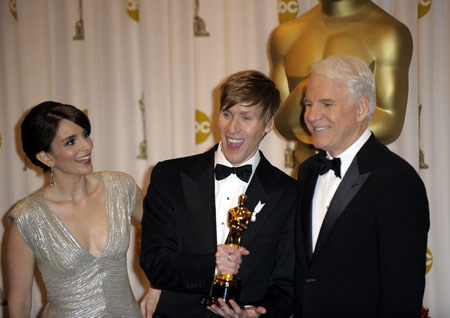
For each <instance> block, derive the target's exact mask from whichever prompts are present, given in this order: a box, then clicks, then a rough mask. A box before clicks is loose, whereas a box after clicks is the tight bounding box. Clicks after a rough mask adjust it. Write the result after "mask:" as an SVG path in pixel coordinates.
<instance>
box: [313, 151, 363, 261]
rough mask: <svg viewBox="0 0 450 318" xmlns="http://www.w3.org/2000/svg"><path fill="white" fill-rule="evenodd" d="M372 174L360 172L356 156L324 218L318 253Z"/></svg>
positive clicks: (316, 250) (318, 242) (318, 240)
mask: <svg viewBox="0 0 450 318" xmlns="http://www.w3.org/2000/svg"><path fill="white" fill-rule="evenodd" d="M370 174H371V172H366V173H363V174H360V173H359V167H358V159H357V157H355V159H354V160H353V162H352V163H351V165H350V167H349V169H348V171H347V173H346V174H345V176H344V179H342V182H341V183H340V185H339V187H338V188H337V190H336V193H335V194H334V196H333V199H332V200H331V203H330V207H329V208H328V212H327V214H326V215H325V219H324V220H323V223H322V227H321V229H320V233H319V237H318V239H317V244H316V249H315V251H314V253H317V252H318V251H319V250H320V248H321V247H322V246H323V245H324V244H325V242H326V240H327V238H328V236H329V234H330V233H331V230H332V229H333V227H334V225H335V224H336V221H337V220H338V219H339V217H340V216H341V214H342V212H344V210H345V208H346V207H347V206H348V204H349V203H350V201H351V200H352V199H353V198H354V196H355V195H356V193H358V191H359V189H361V187H362V186H363V184H364V183H365V182H366V180H367V178H368V177H369V176H370Z"/></svg>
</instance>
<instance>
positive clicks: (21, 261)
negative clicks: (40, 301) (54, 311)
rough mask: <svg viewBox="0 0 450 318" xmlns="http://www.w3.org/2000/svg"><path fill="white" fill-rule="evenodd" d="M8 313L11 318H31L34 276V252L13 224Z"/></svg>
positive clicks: (8, 247) (8, 256) (9, 246)
mask: <svg viewBox="0 0 450 318" xmlns="http://www.w3.org/2000/svg"><path fill="white" fill-rule="evenodd" d="M6 266H7V271H8V311H9V316H10V317H15V318H21V317H27V318H29V317H30V312H31V291H32V286H33V275H34V252H33V250H32V249H31V248H30V247H29V246H28V244H27V243H25V241H24V240H23V238H22V237H21V236H20V234H19V230H18V229H17V225H16V223H15V222H12V223H11V226H10V229H9V233H8V241H7V243H6Z"/></svg>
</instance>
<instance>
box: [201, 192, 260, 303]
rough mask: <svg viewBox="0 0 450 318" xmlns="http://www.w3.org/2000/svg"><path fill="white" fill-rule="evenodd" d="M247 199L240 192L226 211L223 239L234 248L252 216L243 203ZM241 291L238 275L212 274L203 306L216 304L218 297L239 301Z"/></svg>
mask: <svg viewBox="0 0 450 318" xmlns="http://www.w3.org/2000/svg"><path fill="white" fill-rule="evenodd" d="M246 201H247V196H246V195H245V194H241V195H240V196H239V206H237V207H235V208H232V209H230V210H229V211H228V227H229V228H230V232H229V233H228V237H227V239H226V241H225V244H229V245H230V246H233V247H235V248H237V249H238V248H239V246H241V242H242V237H243V234H244V232H245V231H246V230H247V228H248V225H249V224H250V220H251V217H252V212H250V211H249V210H248V209H247V208H246V207H245V206H244V205H245V202H246ZM240 291H241V281H240V279H239V278H238V277H234V275H233V274H230V273H221V274H217V275H215V276H214V280H213V283H212V286H211V290H210V293H209V296H203V297H202V304H203V305H204V306H211V305H214V304H216V305H218V304H219V302H218V299H219V298H222V299H223V300H224V301H225V302H228V301H229V300H230V299H233V300H234V301H236V302H237V303H238V302H239V295H240Z"/></svg>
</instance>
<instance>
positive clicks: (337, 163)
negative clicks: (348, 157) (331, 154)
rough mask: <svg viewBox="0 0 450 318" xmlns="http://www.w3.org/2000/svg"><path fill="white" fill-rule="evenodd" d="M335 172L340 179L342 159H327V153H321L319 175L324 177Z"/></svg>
mask: <svg viewBox="0 0 450 318" xmlns="http://www.w3.org/2000/svg"><path fill="white" fill-rule="evenodd" d="M330 169H331V170H333V171H334V175H335V176H336V177H338V178H340V177H341V159H340V158H334V159H331V160H330V159H328V158H327V157H326V154H325V152H323V153H321V154H320V155H319V174H320V175H323V174H325V173H327V172H328V171H329V170H330Z"/></svg>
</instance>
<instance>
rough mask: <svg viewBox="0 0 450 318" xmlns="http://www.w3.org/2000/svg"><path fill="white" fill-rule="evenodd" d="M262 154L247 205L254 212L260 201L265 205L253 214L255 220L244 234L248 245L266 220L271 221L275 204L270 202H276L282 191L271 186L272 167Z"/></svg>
mask: <svg viewBox="0 0 450 318" xmlns="http://www.w3.org/2000/svg"><path fill="white" fill-rule="evenodd" d="M260 154H261V160H260V162H259V164H258V167H257V168H256V170H255V174H254V175H253V178H252V180H251V181H250V184H249V186H248V188H247V191H246V195H247V202H246V204H245V206H246V207H247V209H249V210H250V211H251V212H252V213H255V207H256V206H257V205H258V203H261V204H265V206H264V207H262V209H261V210H260V211H259V212H258V213H257V214H256V215H255V214H254V215H253V220H254V222H250V225H249V227H248V230H247V231H246V232H245V234H244V239H243V241H244V242H245V244H246V245H248V244H249V242H251V240H252V239H253V238H254V237H255V235H256V234H257V233H258V228H260V227H261V226H262V224H264V223H265V222H270V220H268V218H270V217H271V213H270V211H272V209H274V207H273V206H270V204H269V203H270V202H276V201H277V196H278V195H280V194H281V193H282V192H281V191H276V190H275V189H273V187H272V186H271V182H270V180H271V169H269V167H270V163H269V162H268V161H267V159H266V158H265V157H264V155H263V154H262V153H261V152H260Z"/></svg>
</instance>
